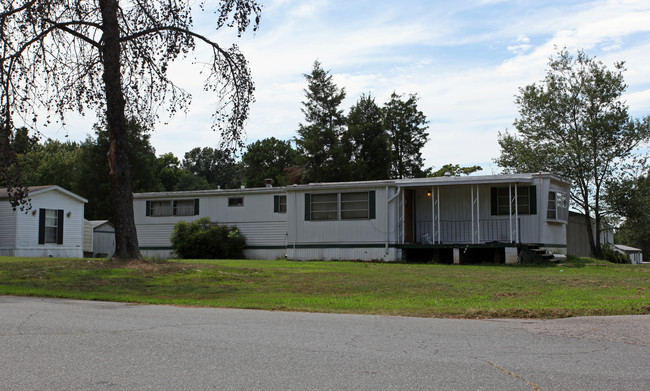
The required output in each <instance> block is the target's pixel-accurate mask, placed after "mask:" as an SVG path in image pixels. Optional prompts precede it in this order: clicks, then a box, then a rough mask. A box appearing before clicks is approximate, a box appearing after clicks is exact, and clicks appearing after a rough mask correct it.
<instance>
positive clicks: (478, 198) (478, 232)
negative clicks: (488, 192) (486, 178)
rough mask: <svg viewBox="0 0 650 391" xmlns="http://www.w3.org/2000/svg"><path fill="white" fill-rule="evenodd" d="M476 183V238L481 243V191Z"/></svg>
mask: <svg viewBox="0 0 650 391" xmlns="http://www.w3.org/2000/svg"><path fill="white" fill-rule="evenodd" d="M478 186H479V185H476V239H477V242H478V243H481V195H480V194H481V193H480V191H479V188H478Z"/></svg>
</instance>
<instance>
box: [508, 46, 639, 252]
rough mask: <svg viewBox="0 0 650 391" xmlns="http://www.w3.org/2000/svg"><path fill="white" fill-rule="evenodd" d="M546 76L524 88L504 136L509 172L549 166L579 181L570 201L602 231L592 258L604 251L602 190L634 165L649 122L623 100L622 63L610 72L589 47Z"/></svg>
mask: <svg viewBox="0 0 650 391" xmlns="http://www.w3.org/2000/svg"><path fill="white" fill-rule="evenodd" d="M548 66H549V68H548V70H547V72H546V76H545V78H544V80H542V81H541V82H540V83H539V84H537V83H535V84H531V85H528V86H526V87H523V88H520V89H519V94H518V95H517V96H516V98H515V103H516V104H517V106H518V108H519V118H517V119H516V120H515V123H514V125H515V128H516V129H517V133H516V134H510V133H508V132H505V133H503V134H500V135H499V145H500V146H501V156H500V157H499V158H498V159H496V162H497V163H498V164H499V165H500V166H502V167H504V168H505V169H506V170H507V171H513V172H538V171H550V172H553V173H556V174H559V175H561V176H563V177H565V178H568V179H570V180H571V181H572V182H573V190H572V193H571V199H572V201H573V202H574V203H575V206H576V207H577V208H578V209H579V210H581V211H582V212H583V214H584V215H585V219H586V222H587V226H590V225H591V222H590V220H589V219H590V216H591V218H593V219H594V222H595V225H596V235H593V234H592V232H591V230H587V231H588V232H589V239H590V244H591V250H592V253H593V255H594V256H598V255H599V254H600V225H601V220H602V217H603V213H604V211H605V210H604V209H603V190H604V188H605V185H606V183H607V181H610V180H612V179H613V178H615V177H616V176H617V175H619V173H620V172H621V171H623V170H625V169H626V165H630V164H634V163H635V162H634V160H635V157H636V156H638V151H637V148H638V147H639V146H640V145H641V144H643V143H645V142H647V141H648V138H649V137H650V126H649V125H650V119H649V118H648V117H646V118H644V119H643V120H637V119H632V118H630V116H629V114H628V106H627V105H626V104H625V102H624V101H623V100H622V94H623V93H624V92H625V90H626V88H627V85H626V84H625V82H624V79H623V71H624V70H625V68H624V64H623V63H622V62H619V63H616V64H614V67H613V69H608V68H607V67H606V66H605V65H604V64H603V63H602V62H600V61H597V60H596V59H595V58H591V57H589V56H588V55H587V54H585V53H584V52H583V51H578V53H577V55H575V56H574V55H571V54H569V53H568V52H567V51H566V50H562V51H560V52H558V53H557V55H555V56H554V57H551V59H550V61H549V63H548Z"/></svg>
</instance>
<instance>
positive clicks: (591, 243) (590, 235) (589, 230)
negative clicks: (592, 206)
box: [585, 207, 599, 257]
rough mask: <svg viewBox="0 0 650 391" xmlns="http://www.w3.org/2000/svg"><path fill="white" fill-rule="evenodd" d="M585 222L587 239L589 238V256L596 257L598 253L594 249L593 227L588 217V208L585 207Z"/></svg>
mask: <svg viewBox="0 0 650 391" xmlns="http://www.w3.org/2000/svg"><path fill="white" fill-rule="evenodd" d="M585 222H586V224H587V237H588V238H589V248H590V249H591V256H592V257H597V256H598V253H599V252H598V251H597V249H596V241H595V240H594V226H593V221H592V220H591V217H589V208H586V207H585Z"/></svg>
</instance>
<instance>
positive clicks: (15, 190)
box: [0, 62, 32, 213]
mask: <svg viewBox="0 0 650 391" xmlns="http://www.w3.org/2000/svg"><path fill="white" fill-rule="evenodd" d="M0 72H2V63H1V62H0ZM0 94H1V93H0ZM0 99H1V97H0ZM4 111H5V110H4V108H2V107H0V121H2V118H3V117H4V116H5V115H4ZM12 137H13V133H12V131H11V128H10V126H9V125H8V124H7V123H5V122H4V121H2V122H0V186H3V187H4V188H5V189H6V191H7V196H8V197H7V198H8V199H9V204H10V205H11V207H12V208H13V209H14V210H17V209H19V210H21V211H24V212H25V213H27V211H29V210H30V209H31V208H32V205H31V203H30V201H29V199H28V198H27V190H28V189H27V186H25V182H24V181H23V175H22V171H21V169H20V165H19V164H18V156H17V155H16V152H15V150H14V148H13V145H12V142H11V139H12Z"/></svg>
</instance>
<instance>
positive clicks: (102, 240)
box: [93, 223, 115, 257]
mask: <svg viewBox="0 0 650 391" xmlns="http://www.w3.org/2000/svg"><path fill="white" fill-rule="evenodd" d="M114 253H115V228H113V226H112V225H111V224H108V223H104V224H102V225H99V226H96V227H95V229H94V231H93V256H95V257H110V256H112V255H113V254H114Z"/></svg>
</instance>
